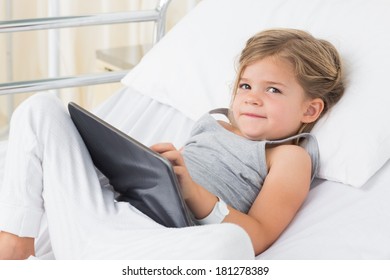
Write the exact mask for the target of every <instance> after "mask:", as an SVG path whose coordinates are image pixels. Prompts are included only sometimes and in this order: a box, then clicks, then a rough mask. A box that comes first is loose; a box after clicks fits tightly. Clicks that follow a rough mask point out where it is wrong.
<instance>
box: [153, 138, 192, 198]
mask: <svg viewBox="0 0 390 280" xmlns="http://www.w3.org/2000/svg"><path fill="white" fill-rule="evenodd" d="M150 148H151V149H152V150H153V151H155V152H157V153H159V154H161V155H162V156H163V157H165V158H166V159H168V160H169V161H170V162H171V164H172V166H173V170H174V172H175V174H176V176H177V178H178V180H179V183H180V186H181V188H182V194H183V198H184V199H188V198H190V197H191V196H192V195H193V192H194V191H195V189H196V184H195V182H194V181H193V180H192V178H191V176H190V174H189V172H188V169H187V167H186V166H185V163H184V159H183V157H182V155H181V152H180V151H179V150H177V149H176V148H175V146H174V145H173V144H171V143H158V144H155V145H153V146H151V147H150Z"/></svg>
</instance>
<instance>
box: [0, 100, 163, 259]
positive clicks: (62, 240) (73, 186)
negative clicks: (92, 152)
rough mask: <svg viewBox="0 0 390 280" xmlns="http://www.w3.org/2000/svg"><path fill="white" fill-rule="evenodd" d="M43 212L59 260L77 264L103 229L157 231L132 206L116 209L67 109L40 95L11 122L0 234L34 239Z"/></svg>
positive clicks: (0, 192) (0, 197) (0, 196)
mask: <svg viewBox="0 0 390 280" xmlns="http://www.w3.org/2000/svg"><path fill="white" fill-rule="evenodd" d="M44 211H46V215H47V222H48V228H49V233H50V238H51V244H52V247H53V252H54V255H55V257H56V258H67V259H70V258H76V259H77V258H79V256H80V254H81V253H82V252H83V251H84V248H85V246H86V245H87V244H88V243H89V240H90V238H91V236H93V235H95V234H99V233H97V232H96V229H97V228H99V227H101V226H102V225H104V226H106V227H110V224H111V225H115V224H119V225H120V226H119V227H122V226H124V227H128V224H129V223H132V224H133V225H134V226H135V227H137V226H139V227H140V228H143V227H144V228H145V227H146V228H154V227H159V226H157V225H156V223H154V222H152V221H150V220H149V219H145V218H144V216H143V215H142V214H140V213H139V212H138V211H136V210H134V209H133V208H131V207H130V206H129V204H127V203H114V193H113V192H112V190H111V189H109V188H102V187H101V185H100V182H99V179H98V176H97V173H96V170H95V168H94V165H93V163H92V161H91V158H90V156H89V154H88V152H87V149H86V147H85V145H84V143H83V141H82V139H81V138H80V136H79V134H78V132H77V130H76V128H75V126H74V125H73V122H72V121H71V119H70V117H69V115H68V113H67V112H66V111H65V109H64V106H63V105H62V104H61V102H60V101H59V100H58V99H57V98H55V97H54V96H52V95H48V94H37V95H35V96H33V97H31V98H30V99H29V100H27V101H25V102H24V103H23V104H22V105H20V106H19V108H18V109H17V110H16V112H15V113H14V115H13V118H12V122H11V131H10V136H9V142H8V150H7V157H6V166H5V170H4V181H3V184H2V186H1V190H0V230H1V231H5V232H8V233H12V234H15V235H17V236H20V237H32V238H35V237H37V234H38V232H39V228H40V221H41V217H42V215H43V213H44Z"/></svg>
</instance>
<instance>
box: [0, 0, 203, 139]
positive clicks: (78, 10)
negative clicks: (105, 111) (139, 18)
mask: <svg viewBox="0 0 390 280" xmlns="http://www.w3.org/2000/svg"><path fill="white" fill-rule="evenodd" d="M199 2H200V0H172V1H171V2H170V4H169V6H168V12H167V18H166V30H167V31H169V30H170V29H171V28H172V27H173V26H174V25H175V24H176V23H177V22H178V21H179V20H180V19H181V18H182V17H183V16H184V15H185V14H187V13H188V12H189V11H190V10H191V9H193V8H194V7H195V6H196V5H197V4H198V3H199ZM157 3H158V1H157V0H83V1H80V0H0V21H7V20H19V19H30V18H43V17H52V16H56V17H57V16H77V15H89V14H98V13H111V12H126V11H137V10H151V9H155V8H156V5H157ZM153 34H154V23H153V22H141V23H126V24H110V25H97V26H87V27H77V28H74V27H72V28H62V29H52V30H37V31H28V32H14V33H0V61H1V63H0V83H8V82H14V81H24V80H34V79H45V78H48V77H57V76H72V75H79V74H89V73H100V72H107V71H116V70H130V69H131V68H132V67H134V66H135V65H136V64H137V63H138V62H139V60H140V59H141V58H142V56H143V55H144V54H145V53H146V52H147V50H148V49H149V48H150V47H151V45H152V44H153ZM120 87H121V85H120V83H112V84H104V85H94V86H85V87H79V88H69V89H60V90H53V94H57V95H58V96H59V97H60V98H61V99H62V100H63V101H64V103H66V102H68V101H76V102H77V103H79V104H81V105H82V106H84V107H86V108H93V107H96V106H97V105H99V104H100V103H101V102H103V101H104V100H105V99H107V98H108V97H109V96H110V95H112V94H113V93H115V92H116V91H117V90H118V89H119V88H120ZM31 94H33V93H18V94H14V95H0V139H6V138H7V133H8V122H9V119H10V117H11V115H12V112H13V110H14V109H15V108H16V107H17V106H18V105H19V104H20V102H22V101H23V100H24V99H26V98H27V97H28V96H30V95H31Z"/></svg>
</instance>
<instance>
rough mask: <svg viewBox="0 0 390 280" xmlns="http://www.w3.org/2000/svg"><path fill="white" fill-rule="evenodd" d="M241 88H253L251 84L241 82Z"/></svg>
mask: <svg viewBox="0 0 390 280" xmlns="http://www.w3.org/2000/svg"><path fill="white" fill-rule="evenodd" d="M239 88H240V89H247V90H248V89H251V86H250V85H248V84H240V85H239Z"/></svg>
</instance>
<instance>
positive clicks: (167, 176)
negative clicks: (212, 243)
mask: <svg viewBox="0 0 390 280" xmlns="http://www.w3.org/2000/svg"><path fill="white" fill-rule="evenodd" d="M68 110H69V113H70V116H71V118H72V120H73V122H74V124H75V126H76V127H77V130H78V131H79V133H80V135H81V137H82V139H83V141H84V143H85V145H86V147H87V149H88V151H89V153H90V155H91V158H92V160H93V162H94V164H95V166H96V167H97V168H98V169H99V170H100V171H101V172H102V173H103V174H104V175H105V176H106V177H107V178H108V179H109V181H110V184H111V185H112V186H113V188H114V189H115V191H117V192H118V193H120V196H119V197H118V198H117V200H118V201H127V202H129V203H130V204H131V205H133V206H134V207H136V208H137V209H138V210H140V211H141V212H143V213H144V214H146V215H147V216H149V217H150V218H152V219H153V220H154V221H156V222H157V223H159V224H162V225H164V226H166V227H186V226H192V225H193V222H192V219H191V214H190V212H189V210H188V208H187V206H186V204H185V202H184V200H183V198H182V196H181V193H180V188H179V183H178V181H177V178H176V175H175V173H174V172H173V168H172V165H171V163H170V162H169V161H168V160H167V159H166V158H164V157H162V156H161V155H160V154H158V153H156V152H154V151H152V150H151V149H149V148H148V147H146V146H144V145H143V144H141V143H140V142H138V141H136V140H135V139H133V138H131V137H130V136H129V135H127V134H125V133H123V132H121V131H120V130H118V129H116V128H115V127H113V126H111V125H110V124H108V123H106V122H105V121H103V120H102V119H100V118H98V117H97V116H95V115H94V114H92V113H90V112H88V111H87V110H85V109H83V108H82V107H80V106H79V105H77V104H75V103H73V102H70V103H69V104H68Z"/></svg>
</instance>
